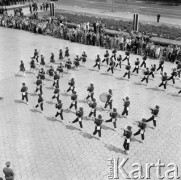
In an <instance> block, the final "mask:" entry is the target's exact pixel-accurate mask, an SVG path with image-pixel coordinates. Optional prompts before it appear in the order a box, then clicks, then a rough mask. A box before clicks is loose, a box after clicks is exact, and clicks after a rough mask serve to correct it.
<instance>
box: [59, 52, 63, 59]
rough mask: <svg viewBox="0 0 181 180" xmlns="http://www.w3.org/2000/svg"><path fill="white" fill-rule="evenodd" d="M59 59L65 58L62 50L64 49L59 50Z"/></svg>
mask: <svg viewBox="0 0 181 180" xmlns="http://www.w3.org/2000/svg"><path fill="white" fill-rule="evenodd" d="M59 59H60V60H62V59H63V51H62V49H60V50H59Z"/></svg>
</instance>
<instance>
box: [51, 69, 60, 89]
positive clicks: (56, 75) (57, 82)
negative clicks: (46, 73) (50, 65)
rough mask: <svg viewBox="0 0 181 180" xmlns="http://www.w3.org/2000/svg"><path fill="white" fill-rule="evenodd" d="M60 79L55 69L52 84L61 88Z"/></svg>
mask: <svg viewBox="0 0 181 180" xmlns="http://www.w3.org/2000/svg"><path fill="white" fill-rule="evenodd" d="M59 79H60V76H59V75H58V74H57V72H56V71H55V73H54V77H53V85H52V86H53V87H58V88H59Z"/></svg>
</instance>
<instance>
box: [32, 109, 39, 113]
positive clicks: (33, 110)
mask: <svg viewBox="0 0 181 180" xmlns="http://www.w3.org/2000/svg"><path fill="white" fill-rule="evenodd" d="M30 111H31V112H33V113H41V112H40V111H39V110H38V109H30Z"/></svg>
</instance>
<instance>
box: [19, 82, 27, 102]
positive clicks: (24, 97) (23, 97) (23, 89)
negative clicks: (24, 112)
mask: <svg viewBox="0 0 181 180" xmlns="http://www.w3.org/2000/svg"><path fill="white" fill-rule="evenodd" d="M22 86H23V87H22V88H21V93H22V101H24V99H26V104H27V105H28V87H27V86H26V84H25V83H22Z"/></svg>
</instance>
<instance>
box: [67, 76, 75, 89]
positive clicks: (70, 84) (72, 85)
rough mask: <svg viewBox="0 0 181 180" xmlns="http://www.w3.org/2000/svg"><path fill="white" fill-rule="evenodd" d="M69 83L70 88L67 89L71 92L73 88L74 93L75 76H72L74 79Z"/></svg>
mask: <svg viewBox="0 0 181 180" xmlns="http://www.w3.org/2000/svg"><path fill="white" fill-rule="evenodd" d="M68 85H69V88H68V89H67V92H69V91H70V90H71V91H72V93H73V91H74V89H75V80H74V78H72V79H71V80H70V82H69V83H68Z"/></svg>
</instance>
